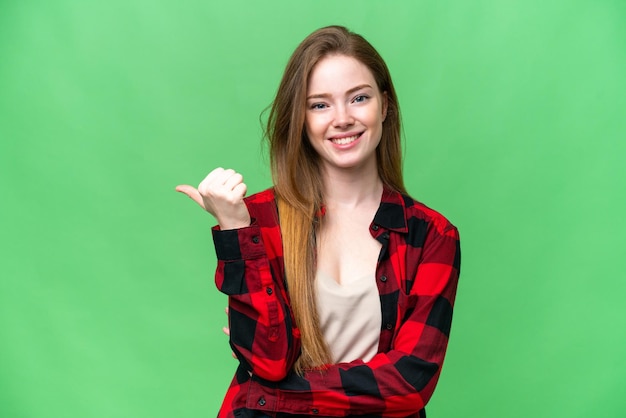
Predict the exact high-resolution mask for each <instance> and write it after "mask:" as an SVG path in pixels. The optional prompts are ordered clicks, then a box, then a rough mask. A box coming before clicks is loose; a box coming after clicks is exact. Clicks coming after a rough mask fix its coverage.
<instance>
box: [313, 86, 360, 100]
mask: <svg viewBox="0 0 626 418" xmlns="http://www.w3.org/2000/svg"><path fill="white" fill-rule="evenodd" d="M364 88H372V86H370V85H369V84H359V85H358V86H355V87H352V88H351V89H350V90H348V91H346V94H347V95H349V94H352V93H354V92H355V91H357V90H361V89H364ZM330 96H331V95H330V94H328V93H321V94H312V95H310V96H307V98H306V99H307V100H310V99H325V98H327V97H330Z"/></svg>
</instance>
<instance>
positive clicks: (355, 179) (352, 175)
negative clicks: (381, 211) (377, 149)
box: [322, 166, 383, 209]
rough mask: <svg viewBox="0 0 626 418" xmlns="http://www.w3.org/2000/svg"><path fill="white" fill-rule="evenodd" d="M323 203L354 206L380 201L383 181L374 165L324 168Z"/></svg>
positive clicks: (332, 205)
mask: <svg viewBox="0 0 626 418" xmlns="http://www.w3.org/2000/svg"><path fill="white" fill-rule="evenodd" d="M322 176H323V184H324V204H325V205H326V206H327V207H328V208H332V207H342V208H347V209H350V208H354V207H357V206H359V205H362V204H363V203H375V204H376V205H377V204H378V203H379V202H380V196H381V195H382V192H383V182H382V180H381V179H380V177H379V175H378V170H377V169H376V167H375V166H374V168H373V169H368V170H354V171H353V170H338V169H334V170H333V169H326V170H324V172H323V175H322Z"/></svg>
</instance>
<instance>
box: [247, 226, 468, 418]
mask: <svg viewBox="0 0 626 418" xmlns="http://www.w3.org/2000/svg"><path fill="white" fill-rule="evenodd" d="M418 262H419V265H418V268H417V273H416V275H415V278H414V283H413V286H412V288H411V291H410V292H409V294H405V293H404V292H400V295H399V298H398V315H399V316H398V318H399V322H398V324H397V328H396V332H395V336H394V339H393V342H392V347H391V350H389V351H387V352H384V353H379V354H377V355H376V356H374V357H373V358H372V359H371V360H370V361H369V362H367V363H365V362H363V361H360V360H357V361H353V362H350V363H340V364H334V365H330V366H328V367H327V368H326V369H325V370H324V371H310V372H307V373H305V375H304V376H302V377H300V376H297V375H294V374H290V375H289V376H288V377H287V378H286V379H285V380H283V381H282V382H278V383H270V382H266V381H264V380H263V378H262V376H256V375H253V376H252V380H251V382H250V389H249V391H248V397H247V405H246V407H247V408H249V409H257V410H263V411H267V412H276V411H278V412H285V413H291V414H305V415H319V416H332V417H335V416H338V417H340V416H349V415H365V414H368V415H380V416H385V417H406V416H409V415H412V414H416V413H417V412H418V411H420V410H421V409H423V408H424V406H425V405H426V403H427V402H428V400H429V399H430V397H431V395H432V393H433V391H434V389H435V385H436V383H437V380H438V378H439V375H440V373H441V367H442V365H443V360H444V356H445V351H446V348H447V344H448V337H449V333H450V324H451V320H452V307H453V304H454V299H455V295H456V287H457V282H458V277H459V271H460V245H459V238H458V231H457V230H456V228H454V227H452V226H450V227H449V228H447V229H446V230H445V231H442V230H438V229H437V228H434V227H432V228H431V229H430V231H429V232H428V233H427V236H426V240H425V242H424V246H423V251H422V255H421V257H420V259H419V261H418Z"/></svg>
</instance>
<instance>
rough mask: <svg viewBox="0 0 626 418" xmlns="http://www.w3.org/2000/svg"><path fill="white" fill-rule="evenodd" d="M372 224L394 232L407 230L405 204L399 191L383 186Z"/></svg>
mask: <svg viewBox="0 0 626 418" xmlns="http://www.w3.org/2000/svg"><path fill="white" fill-rule="evenodd" d="M374 224H375V225H379V226H382V227H383V228H386V229H388V230H391V231H395V232H404V233H406V232H408V228H407V224H406V204H405V201H404V197H403V196H402V194H401V193H399V192H397V191H395V190H392V189H390V188H388V187H387V186H384V188H383V195H382V198H381V199H380V206H379V207H378V211H376V215H374Z"/></svg>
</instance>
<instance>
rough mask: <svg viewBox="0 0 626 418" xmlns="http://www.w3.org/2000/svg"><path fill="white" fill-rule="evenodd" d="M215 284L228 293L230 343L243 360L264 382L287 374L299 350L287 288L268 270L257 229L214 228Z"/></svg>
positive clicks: (246, 366)
mask: <svg viewBox="0 0 626 418" xmlns="http://www.w3.org/2000/svg"><path fill="white" fill-rule="evenodd" d="M213 241H214V244H215V251H216V254H217V270H216V272H215V283H216V285H217V288H218V290H220V291H221V292H222V293H225V294H226V295H228V306H229V327H230V345H231V348H232V350H233V352H234V353H235V354H236V356H237V358H238V359H239V361H240V362H241V364H242V365H243V366H244V367H245V368H246V369H247V370H248V371H249V372H251V373H253V374H254V375H255V376H259V377H260V378H262V379H265V380H268V381H279V380H282V379H284V378H285V376H287V374H288V373H289V371H290V370H291V369H292V367H293V363H294V362H295V359H296V358H297V355H298V353H299V351H300V335H299V332H298V330H297V328H296V327H295V325H294V324H293V320H292V317H291V313H290V309H289V305H288V303H287V294H286V290H285V287H284V285H283V284H282V283H280V282H279V281H278V280H277V279H275V278H274V277H273V275H272V272H271V267H270V260H269V257H268V251H267V250H266V248H265V245H264V239H263V234H262V233H261V228H260V227H259V226H258V225H255V224H254V223H253V224H252V225H251V226H249V227H246V228H241V229H234V230H224V231H222V230H220V229H219V228H218V227H215V228H213Z"/></svg>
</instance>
